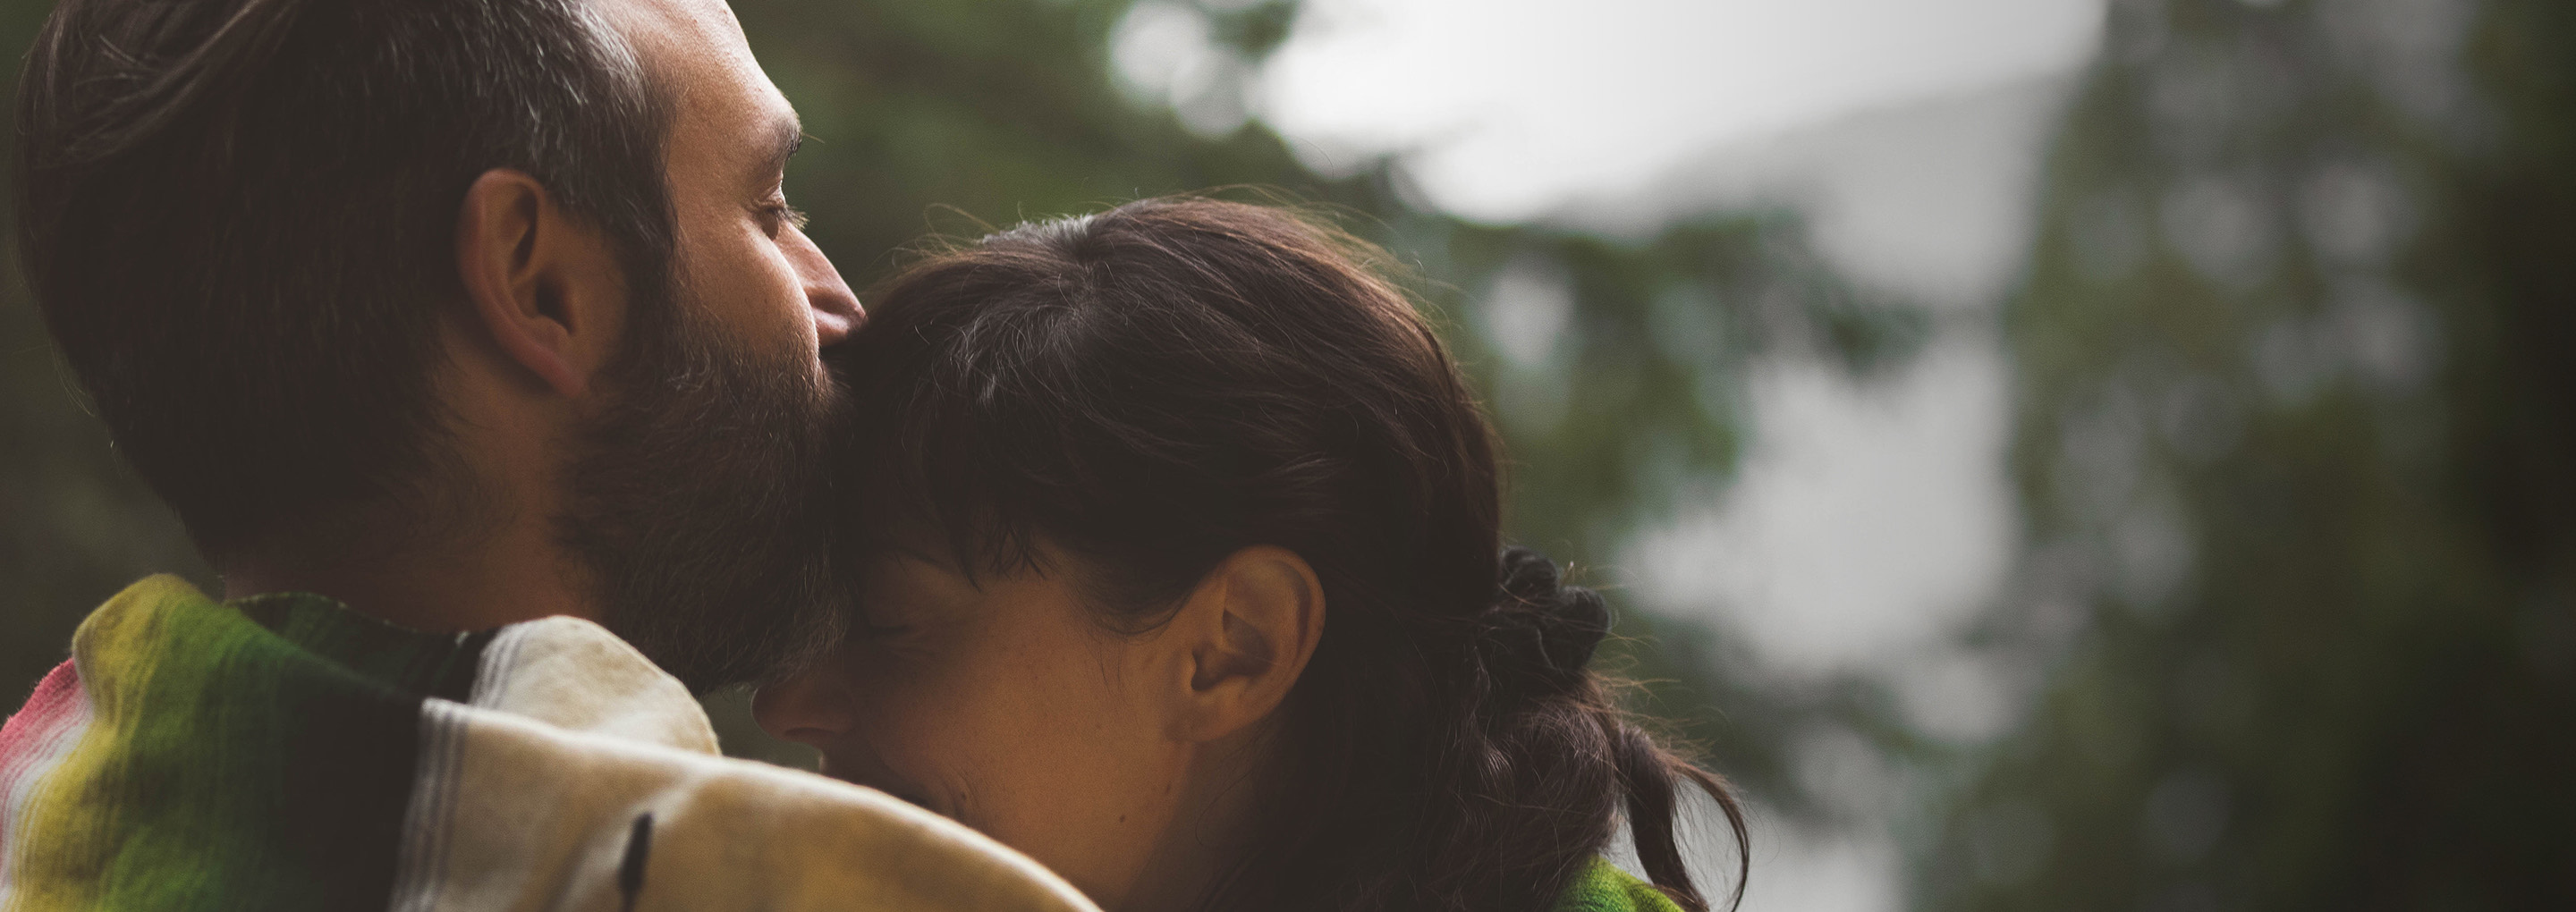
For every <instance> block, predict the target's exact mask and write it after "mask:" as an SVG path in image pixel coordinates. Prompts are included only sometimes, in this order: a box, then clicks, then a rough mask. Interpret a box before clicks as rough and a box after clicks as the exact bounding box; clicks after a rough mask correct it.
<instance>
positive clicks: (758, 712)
mask: <svg viewBox="0 0 2576 912" xmlns="http://www.w3.org/2000/svg"><path fill="white" fill-rule="evenodd" d="M851 707H852V704H851V702H850V694H849V689H848V688H847V687H846V686H845V685H843V684H842V683H841V681H840V680H839V676H837V675H832V674H828V673H825V672H823V671H819V670H817V671H807V672H803V673H800V674H796V675H793V676H790V677H788V678H787V679H786V680H783V681H779V682H777V683H775V684H770V685H767V686H764V687H762V688H760V691H759V692H758V693H755V694H753V695H752V698H751V717H752V719H753V720H754V721H757V722H759V723H760V730H761V731H765V732H768V733H769V735H770V737H773V738H777V739H780V740H783V741H794V742H796V743H798V744H804V745H808V746H812V747H824V746H826V745H829V744H832V743H834V742H837V741H839V740H841V739H842V738H844V737H846V736H848V735H849V733H850V732H851V731H853V730H855V729H856V722H857V719H856V717H855V716H854V715H852V713H851Z"/></svg>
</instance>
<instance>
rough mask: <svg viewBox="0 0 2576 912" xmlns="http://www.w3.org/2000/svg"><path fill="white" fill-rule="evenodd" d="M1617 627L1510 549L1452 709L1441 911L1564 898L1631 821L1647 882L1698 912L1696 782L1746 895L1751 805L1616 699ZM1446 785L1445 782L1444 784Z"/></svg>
mask: <svg viewBox="0 0 2576 912" xmlns="http://www.w3.org/2000/svg"><path fill="white" fill-rule="evenodd" d="M1609 632H1610V612H1609V606H1608V604H1607V603H1606V602H1605V601H1604V600H1603V599H1602V598H1601V595H1600V594H1599V593H1596V592H1594V591H1592V590H1590V589H1587V588H1584V587H1581V586H1570V585H1566V584H1564V582H1563V580H1562V579H1561V578H1560V575H1559V574H1558V572H1557V567H1556V564H1555V563H1554V562H1552V561H1549V560H1548V559H1547V557H1546V556H1544V555H1542V554H1540V553H1538V552H1537V551H1533V550H1531V549H1528V548H1521V547H1514V548H1509V549H1506V550H1505V551H1504V552H1503V554H1502V557H1501V561H1500V568H1499V573H1498V580H1497V586H1496V591H1495V596H1494V599H1493V601H1492V604H1491V605H1490V606H1489V607H1488V608H1487V609H1486V610H1484V611H1483V612H1481V613H1479V614H1477V615H1476V616H1475V618H1474V629H1473V630H1472V633H1471V636H1470V637H1469V642H1470V644H1471V648H1470V650H1469V655H1468V656H1467V661H1468V663H1469V664H1470V666H1471V668H1470V669H1469V670H1468V673H1467V674H1465V675H1463V676H1462V677H1461V680H1462V681H1464V682H1465V683H1466V689H1468V690H1469V691H1471V692H1469V693H1462V694H1458V695H1457V696H1458V697H1460V699H1455V700H1452V701H1449V703H1448V705H1449V706H1452V707H1455V708H1456V709H1457V710H1459V712H1458V715H1457V717H1456V718H1455V719H1454V720H1452V726H1451V729H1450V730H1451V731H1452V732H1453V733H1454V738H1455V741H1456V748H1457V749H1456V750H1454V751H1452V752H1450V753H1449V756H1450V757H1451V759H1452V761H1453V762H1452V763H1450V764H1447V765H1446V768H1445V769H1440V770H1435V771H1434V773H1433V774H1432V776H1430V777H1429V778H1430V779H1431V782H1429V783H1428V785H1429V786H1430V789H1431V791H1432V793H1433V794H1434V795H1442V796H1445V798H1444V800H1437V801H1434V802H1433V808H1434V810H1433V814H1434V817H1435V819H1436V818H1439V817H1447V818H1449V819H1448V820H1447V821H1445V822H1446V823H1447V824H1448V825H1447V826H1441V825H1438V824H1436V823H1435V825H1434V826H1433V827H1431V828H1430V834H1431V835H1432V836H1433V838H1434V839H1435V841H1437V842H1439V843H1441V845H1440V847H1439V848H1437V849H1436V850H1435V851H1433V852H1432V853H1431V858H1430V865H1429V867H1430V871H1429V874H1430V876H1429V877H1427V878H1425V880H1424V885H1425V886H1426V887H1427V888H1428V891H1429V893H1430V894H1431V895H1429V896H1426V897H1425V899H1427V900H1430V902H1429V903H1428V905H1430V906H1431V907H1433V908H1459V909H1471V908H1472V909H1480V910H1481V909H1503V908H1513V907H1521V908H1545V906H1544V905H1538V906H1532V905H1530V904H1529V903H1528V902H1527V898H1529V897H1539V898H1541V899H1543V900H1547V901H1552V900H1553V898H1554V897H1555V896H1556V895H1557V894H1559V893H1561V892H1562V891H1563V890H1564V889H1565V886H1566V885H1567V884H1568V883H1569V882H1570V881H1571V880H1572V879H1573V878H1574V877H1575V876H1577V875H1578V874H1579V873H1580V872H1581V869H1582V867H1583V866H1584V865H1587V864H1589V863H1590V862H1591V859H1592V857H1593V856H1594V855H1596V854H1598V853H1599V852H1600V851H1601V850H1602V849H1603V848H1604V846H1605V844H1606V843H1607V842H1608V841H1609V840H1610V838H1611V836H1612V833H1613V826H1614V824H1615V822H1616V821H1617V820H1618V819H1619V818H1620V817H1621V816H1623V813H1624V816H1625V818H1626V819H1627V821H1628V824H1629V828H1630V830H1631V832H1632V834H1633V835H1634V837H1635V843H1636V848H1637V856H1638V860H1639V861H1640V862H1641V863H1642V864H1643V866H1644V867H1645V869H1646V874H1647V876H1648V878H1649V879H1650V880H1651V881H1653V882H1654V884H1655V885H1656V886H1657V887H1658V888H1660V889H1662V890H1663V891H1664V893H1665V895H1667V896H1669V897H1671V898H1672V899H1673V901H1674V902H1675V903H1677V904H1679V905H1680V906H1682V907H1683V908H1685V909H1690V910H1694V912H1700V910H1706V909H1708V908H1709V904H1708V902H1707V900H1706V899H1705V898H1704V897H1703V896H1702V895H1701V893H1700V892H1699V889H1698V887H1697V886H1696V885H1695V884H1694V883H1693V882H1692V880H1691V876H1690V873H1689V871H1688V870H1687V868H1686V866H1685V865H1684V864H1683V862H1682V858H1681V851H1680V847H1679V844H1678V841H1677V839H1676V833H1675V826H1676V824H1677V822H1678V819H1679V813H1678V812H1679V809H1680V805H1681V802H1682V800H1683V786H1684V785H1685V784H1687V785H1692V786H1697V787H1698V788H1699V789H1701V790H1702V791H1705V792H1706V793H1707V794H1708V795H1709V796H1710V797H1711V798H1713V799H1715V800H1716V802H1717V804H1718V807H1719V809H1720V810H1722V811H1723V812H1724V813H1725V814H1726V818H1727V823H1728V826H1729V828H1730V830H1731V831H1732V832H1733V833H1734V835H1735V838H1736V845H1737V847H1738V854H1737V859H1738V861H1737V878H1736V885H1737V886H1736V891H1735V893H1736V895H1737V896H1738V897H1740V896H1741V894H1742V885H1743V874H1744V872H1745V870H1746V868H1747V858H1748V857H1749V856H1748V855H1747V853H1745V852H1744V851H1743V847H1744V845H1745V839H1746V835H1747V834H1746V828H1745V823H1744V814H1743V810H1742V807H1741V806H1740V805H1739V803H1738V802H1737V800H1736V798H1735V795H1734V792H1733V790H1732V789H1731V788H1730V787H1729V786H1728V785H1727V784H1726V783H1725V781H1724V780H1722V779H1720V778H1718V777H1717V776H1716V775H1714V774H1711V773H1709V772H1708V771H1706V770H1703V769H1701V768H1699V767H1698V766H1696V765H1694V764H1692V763H1691V762H1690V761H1688V760H1686V759H1683V758H1682V757H1681V756H1680V755H1678V754H1676V753H1675V752H1674V751H1673V750H1672V749H1671V748H1669V747H1667V746H1665V745H1664V744H1663V743H1661V742H1660V741H1658V740H1657V739H1656V738H1655V736H1654V735H1652V734H1650V733H1649V732H1647V731H1646V730H1645V729H1643V728H1641V727H1639V726H1638V725H1637V724H1636V723H1634V722H1632V721H1630V719H1629V717H1628V716H1627V715H1626V714H1625V713H1624V712H1622V711H1621V710H1620V709H1619V708H1618V707H1617V706H1616V705H1615V704H1614V703H1613V702H1612V700H1611V699H1610V687H1609V684H1608V682H1607V680H1606V679H1604V678H1603V677H1602V676H1601V675H1600V674H1598V673H1596V672H1594V671H1592V670H1591V668H1590V665H1591V661H1592V656H1593V653H1594V652H1595V651H1597V650H1598V649H1599V647H1600V644H1601V640H1602V639H1603V638H1604V637H1605V636H1607V635H1608V634H1609ZM1444 780H1445V781H1444Z"/></svg>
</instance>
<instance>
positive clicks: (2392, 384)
mask: <svg viewBox="0 0 2576 912" xmlns="http://www.w3.org/2000/svg"><path fill="white" fill-rule="evenodd" d="M735 7H736V9H737V10H738V12H739V14H740V16H741V18H742V20H743V23H744V26H745V28H746V30H747V31H748V33H749V35H750V38H751V42H752V45H753V47H754V49H755V50H756V51H757V52H758V53H759V55H760V56H761V59H762V60H763V62H764V63H765V64H766V66H767V67H768V69H769V72H770V73H771V75H772V76H773V78H775V79H776V81H777V82H778V83H779V84H780V86H781V87H782V88H783V89H784V90H785V91H786V93H787V95H788V96H789V98H790V99H792V100H793V101H795V102H796V104H797V105H798V107H799V108H800V109H801V110H802V111H803V113H804V116H805V119H806V124H807V129H808V132H810V133H812V134H813V135H814V136H815V137H816V138H817V139H818V140H819V142H816V143H812V144H809V146H808V151H807V152H806V154H805V156H804V157H802V158H800V160H799V162H798V164H797V165H796V168H795V171H794V173H793V174H792V175H791V177H790V194H791V196H792V197H793V198H794V199H795V200H796V201H797V202H798V203H799V204H800V205H802V206H803V207H805V208H807V209H808V210H810V211H811V212H812V213H813V214H814V217H815V220H814V227H813V233H814V235H815V237H816V238H817V240H818V241H819V242H820V243H821V244H822V246H823V247H824V249H825V250H826V251H827V252H829V253H830V254H832V256H833V257H834V258H835V259H836V260H837V261H838V262H839V264H840V265H841V267H842V269H843V271H844V272H845V273H847V274H849V275H850V276H851V277H852V279H853V280H854V281H855V282H865V281H867V280H868V279H870V278H873V277H875V276H878V275H882V274H883V273H884V272H885V270H886V269H887V268H888V267H889V265H890V264H892V263H893V262H895V258H894V253H893V251H895V250H897V249H898V248H900V247H901V246H902V245H904V244H905V243H907V242H908V241H910V240H912V239H914V238H916V237H918V236H920V235H922V234H924V233H926V232H932V231H944V232H949V233H961V232H963V233H972V232H974V231H977V230H979V228H980V226H985V225H999V224H1007V223H1010V222H1013V221H1016V220H1019V219H1022V218H1027V217H1035V216H1042V215H1049V214H1057V213H1066V212H1075V211H1083V210H1088V209H1093V208H1096V207H1100V206H1103V205H1107V204H1112V203H1115V202H1118V201H1122V200H1127V199H1133V198H1136V197H1138V196H1142V195H1150V194H1156V193H1163V192H1171V191H1182V190H1193V189H1200V188H1208V187H1218V186H1236V185H1253V186H1259V187H1268V188H1277V189H1280V190H1284V191H1287V192H1289V193H1293V194H1296V195H1298V196H1301V197H1303V198H1305V199H1309V200H1314V201H1320V202H1325V203H1330V204H1332V205H1335V206H1338V207H1341V208H1342V210H1343V211H1344V212H1346V213H1348V215H1349V217H1350V219H1351V221H1352V223H1353V225H1354V226H1355V227H1357V228H1359V229H1360V230H1362V231H1363V232H1364V233H1366V234H1368V235H1370V236H1372V237H1374V238H1376V239H1377V240H1379V241H1381V242H1383V243H1385V244H1386V245H1388V246H1389V247H1391V248H1392V249H1394V250H1395V251H1396V252H1397V253H1398V254H1399V255H1400V256H1401V257H1402V258H1403V259H1405V260H1406V261H1408V262H1410V263H1413V264H1415V265H1416V266H1418V268H1419V271H1420V273H1421V275H1422V276H1423V278H1422V280H1421V281H1420V282H1418V284H1419V285H1420V286H1421V287H1420V291H1421V294H1422V296H1423V299H1424V302H1425V305H1426V307H1428V308H1429V309H1431V310H1433V311H1434V312H1435V313H1436V314H1437V316H1438V317H1439V319H1440V320H1441V322H1442V324H1443V326H1444V327H1445V328H1446V330H1447V332H1448V334H1449V338H1450V339H1451V341H1452V342H1453V343H1454V344H1455V345H1456V347H1457V349H1458V350H1459V351H1460V352H1461V353H1462V355H1463V356H1464V357H1465V358H1466V359H1467V361H1468V362H1469V364H1470V366H1471V369H1472V370H1473V371H1474V373H1475V375H1476V377H1477V379H1478V381H1479V383H1481V384H1482V387H1483V389H1484V390H1485V394H1486V398H1487V401H1488V402H1489V404H1490V406H1491V408H1492V409H1493V411H1494V413H1495V414H1496V415H1497V416H1498V419H1499V421H1500V424H1501V427H1502V428H1503V430H1504V432H1505V434H1506V436H1507V438H1508V444H1509V447H1510V453H1511V456H1512V457H1513V460H1514V475H1513V489H1512V492H1511V504H1512V513H1511V529H1512V535H1513V536H1514V537H1515V538H1516V539H1518V540H1520V541H1524V542H1527V543H1531V544H1535V545H1538V546H1540V547H1542V548H1545V549H1547V550H1549V551H1551V552H1553V553H1555V554H1556V555H1557V556H1559V557H1560V558H1563V559H1568V560H1571V561H1573V562H1575V563H1576V564H1577V565H1579V566H1580V567H1581V568H1582V570H1581V572H1582V574H1583V576H1584V578H1586V579H1587V580H1589V581H1590V582H1592V583H1594V584H1597V585H1601V586H1603V587H1606V588H1608V589H1609V590H1610V592H1611V594H1612V598H1613V600H1614V602H1615V603H1616V604H1617V605H1618V607H1619V609H1620V625H1621V630H1622V632H1623V633H1624V634H1626V635H1627V637H1628V639H1626V640H1625V641H1623V642H1622V643H1620V644H1619V646H1618V650H1617V652H1618V654H1617V655H1615V656H1612V657H1611V658H1610V661H1611V662H1612V663H1614V664H1615V665H1617V666H1619V667H1623V668H1625V669H1626V670H1627V671H1628V672H1629V673H1630V674H1632V675H1634V676H1636V677H1638V678H1640V679H1643V680H1646V681H1648V682H1650V683H1649V684H1648V685H1647V686H1646V687H1644V688H1642V689H1641V690H1640V691H1638V704H1639V707H1640V708H1641V709H1646V710H1649V711H1652V712H1656V713H1660V714H1664V715H1666V716H1669V717H1670V718H1672V719H1674V720H1676V723H1677V729H1678V731H1679V733H1681V734H1682V735H1684V736H1686V737H1688V738H1690V739H1692V740H1693V741H1695V742H1696V743H1697V744H1699V745H1700V746H1701V747H1703V748H1704V749H1705V750H1706V752H1707V755H1708V757H1709V759H1710V761H1711V763H1713V764H1714V765H1715V766H1716V767H1718V768H1719V769H1721V770H1723V771H1724V772H1726V773H1727V774H1729V775H1730V776H1732V777H1734V778H1735V779H1736V780H1737V781H1738V782H1740V783H1741V784H1742V785H1743V786H1744V787H1745V788H1746V789H1747V790H1748V792H1749V794H1750V795H1751V797H1752V799H1753V801H1754V803H1755V804H1756V806H1757V813H1758V816H1759V820H1758V825H1757V828H1756V843H1755V845H1754V847H1753V852H1754V859H1755V863H1754V868H1753V871H1754V874H1753V878H1754V879H1753V882H1752V884H1751V890H1750V893H1749V894H1748V895H1747V897H1746V900H1745V908H1746V909H1748V910H1753V912H1771V910H1819V912H1879V910H1894V909H1900V908H1904V909H2034V910H2059V909H2064V910H2093V909H2115V910H2131V909H2135V910H2142V912H2215V910H2228V909H2240V908H2241V909H2325V908H2333V909H2338V910H2353V909H2409V910H2415V909H2424V910H2447V909H2459V910H2483V909H2565V908H2576V786H2571V785H2570V784H2569V783H2568V782H2567V781H2565V780H2566V777H2567V776H2568V775H2570V774H2571V773H2576V436H2571V433H2576V398H2571V397H2576V375H2571V365H2576V357H2571V350H2576V4H2569V3H2567V2H2565V0H1937V2H1935V0H1797V2H1789V3H1782V2H1776V0H1774V2H1762V0H1587V2H1584V3H1549V2H1540V0H1305V2H1304V3H1302V4H1301V3H1298V2H1290V0H1143V2H1130V0H736V2H735ZM45 8H46V4H43V3H41V2H31V0H6V2H0V47H6V48H9V49H12V50H13V51H14V50H15V49H19V48H23V47H24V46H25V44H26V41H27V38H28V36H29V35H30V34H31V33H32V31H33V29H34V26H35V24H36V23H37V22H38V21H39V19H40V18H41V17H42V15H43V13H44V11H45ZM0 139H5V138H0ZM7 268H9V269H10V270H11V271H10V272H9V273H8V274H7V275H6V276H0V691H6V692H7V699H8V701H9V702H10V703H11V704H12V705H14V704H15V702H16V700H17V699H19V697H18V696H17V695H18V694H23V693H24V692H25V689H26V688H27V687H29V686H31V685H32V684H33V682H34V681H35V680H36V678H37V677H38V676H40V675H41V674H42V673H43V671H44V670H45V669H46V668H47V667H49V666H50V665H52V664H53V663H54V662H56V661H59V660H60V657H61V656H62V654H63V650H64V647H65V644H66V642H67V638H68V636H69V633H70V630H71V628H72V626H73V625H74V624H75V623H76V622H77V621H78V619H79V618H80V617H81V616H82V614H83V613H84V612H85V611H86V610H87V609H88V608H89V607H91V606H93V605H95V604H97V603H98V602H99V601H100V600H102V599H104V598H105V597H106V596H108V595H109V594H111V593H113V592H114V591H115V590H117V589H118V588H119V587H121V586H122V585H124V584H125V583H127V582H129V581H131V580H132V579H133V578H135V577H137V576H139V575H141V574H144V573H148V572H153V571H159V570H175V571H179V572H183V573H188V574H191V575H194V576H196V577H198V578H200V579H205V578H207V574H206V572H205V571H204V569H203V567H202V566H201V565H199V564H198V563H197V562H196V561H195V559H194V558H193V557H192V556H191V555H190V554H189V552H188V549H187V547H186V543H185V541H184V539H183V537H182V536H181V535H180V534H179V533H178V531H177V529H176V527H175V525H174V524H173V523H172V522H171V521H170V520H169V518H168V517H167V516H166V515H165V514H164V512H163V511H162V510H161V508H160V507H159V506H158V505H157V504H155V503H154V502H153V500H152V499H151V498H150V497H149V496H148V494H146V493H145V492H143V491H142V490H141V488H140V487H139V485H137V484H136V482H135V481H134V480H133V478H132V477H131V475H130V473H129V472H127V471H126V470H125V469H124V468H123V467H122V466H120V465H119V464H118V463H117V461H116V459H115V456H114V454H113V452H112V451H111V450H110V448H109V447H108V445H107V443H106V442H105V440H104V439H103V437H102V435H101V433H100V431H99V429H98V427H97V426H96V424H95V422H94V421H92V420H91V419H90V418H89V416H88V415H87V414H86V413H85V412H84V410H83V407H82V405H81V402H80V399H79V397H78V395H77V393H76V392H75V390H73V388H72V387H71V385H70V383H69V382H68V380H67V379H66V377H65V374H64V372H63V371H62V369H61V368H60V367H59V364H58V361H57V359H56V358H55V356H54V355H53V354H52V352H51V351H50V349H49V347H48V344H47V343H46V341H45V338H44V333H43V329H42V326H41V324H40V322H39V320H38V318H37V316H36V314H35V313H34V310H33V308H32V307H30V306H29V304H28V302H27V300H26V296H25V293H24V291H23V288H22V286H21V285H20V283H19V282H18V280H17V278H16V274H15V272H14V266H10V267H7ZM712 705H713V707H714V709H715V710H716V712H717V715H718V717H719V718H720V719H722V720H724V721H725V723H726V730H727V733H728V736H729V739H730V740H729V746H730V747H731V748H732V749H734V750H737V751H739V752H743V753H746V754H752V755H759V756H767V757H773V758H777V759H780V760H782V761H785V762H795V759H796V758H795V757H794V756H793V755H792V754H790V753H785V752H780V751H778V750H777V748H776V747H775V746H774V745H768V744H763V743H760V742H759V741H758V740H757V739H755V738H753V737H752V734H754V733H752V732H749V731H747V730H746V729H745V728H744V727H743V726H742V725H741V724H740V700H739V697H738V696H734V697H718V698H716V699H714V700H713V701H712ZM1696 850H1697V852H1698V854H1699V855H1700V856H1701V857H1702V858H1705V859H1707V860H1708V861H1709V862H1710V869H1711V870H1712V871H1714V870H1716V869H1717V868H1719V867H1722V859H1723V858H1724V857H1725V856H1726V854H1727V853H1728V852H1730V851H1731V847H1730V846H1727V845H1725V844H1724V843H1723V842H1722V841H1719V840H1718V839H1717V838H1715V837H1714V836H1709V837H1706V838H1703V839H1701V840H1699V841H1698V843H1697V847H1696Z"/></svg>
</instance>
